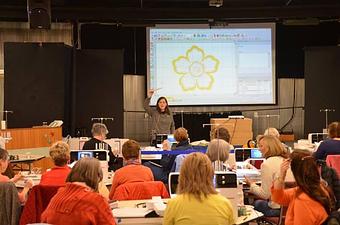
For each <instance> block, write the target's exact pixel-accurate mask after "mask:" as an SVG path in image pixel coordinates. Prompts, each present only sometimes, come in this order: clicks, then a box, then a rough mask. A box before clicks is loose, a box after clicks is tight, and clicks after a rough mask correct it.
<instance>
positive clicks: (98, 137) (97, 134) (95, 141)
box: [83, 123, 123, 171]
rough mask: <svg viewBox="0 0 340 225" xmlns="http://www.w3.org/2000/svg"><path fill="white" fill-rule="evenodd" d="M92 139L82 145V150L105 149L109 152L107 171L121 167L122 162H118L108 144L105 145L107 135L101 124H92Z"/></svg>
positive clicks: (104, 126) (103, 125) (106, 130)
mask: <svg viewBox="0 0 340 225" xmlns="http://www.w3.org/2000/svg"><path fill="white" fill-rule="evenodd" d="M91 132H92V138H91V139H90V140H88V141H87V142H85V143H84V146H83V150H96V149H105V150H107V151H108V152H109V157H110V161H109V170H114V171H115V170H117V169H119V168H120V167H122V166H123V163H122V161H121V162H120V161H119V160H118V157H116V156H115V155H114V154H113V153H112V150H111V147H110V145H109V144H107V143H105V142H104V140H105V139H106V135H107V134H108V133H109V131H108V129H107V127H106V125H105V124H103V123H94V124H93V125H92V129H91Z"/></svg>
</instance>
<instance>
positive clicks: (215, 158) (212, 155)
mask: <svg viewBox="0 0 340 225" xmlns="http://www.w3.org/2000/svg"><path fill="white" fill-rule="evenodd" d="M229 151H230V144H229V143H228V142H226V141H224V140H222V139H213V140H212V141H210V143H209V144H208V148H207V152H206V154H207V156H208V157H209V159H210V161H211V162H212V164H213V167H214V170H215V171H224V170H226V166H225V164H224V163H226V161H227V160H228V159H229ZM230 166H231V167H233V165H230Z"/></svg>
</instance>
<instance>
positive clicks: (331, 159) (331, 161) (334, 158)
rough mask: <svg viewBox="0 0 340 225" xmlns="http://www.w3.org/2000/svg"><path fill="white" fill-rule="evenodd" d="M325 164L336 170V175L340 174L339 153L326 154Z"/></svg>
mask: <svg viewBox="0 0 340 225" xmlns="http://www.w3.org/2000/svg"><path fill="white" fill-rule="evenodd" d="M326 164H327V166H329V167H332V168H333V169H335V170H336V172H337V174H338V176H340V155H328V156H327V158H326Z"/></svg>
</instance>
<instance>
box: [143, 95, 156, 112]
mask: <svg viewBox="0 0 340 225" xmlns="http://www.w3.org/2000/svg"><path fill="white" fill-rule="evenodd" d="M154 93H155V91H154V90H153V89H150V90H148V97H147V98H146V99H145V100H144V109H145V111H146V113H147V114H149V116H152V114H153V112H154V110H153V109H152V108H151V107H150V100H151V97H152V95H153V94H154Z"/></svg>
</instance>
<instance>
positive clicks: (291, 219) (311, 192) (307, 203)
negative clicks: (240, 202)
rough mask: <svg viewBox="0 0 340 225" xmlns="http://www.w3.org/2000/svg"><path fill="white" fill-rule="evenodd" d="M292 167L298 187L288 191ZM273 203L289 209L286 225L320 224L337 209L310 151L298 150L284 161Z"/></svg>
mask: <svg viewBox="0 0 340 225" xmlns="http://www.w3.org/2000/svg"><path fill="white" fill-rule="evenodd" d="M289 167H290V168H291V170H292V172H293V175H294V178H295V181H296V184H297V187H295V188H290V189H284V181H285V177H286V174H287V170H288V168H289ZM271 192H272V199H273V201H275V202H277V203H279V204H281V205H285V206H288V209H287V213H286V218H285V224H286V225H295V224H308V225H320V224H322V223H323V222H324V221H325V220H326V219H327V217H328V214H329V213H330V212H331V210H332V209H333V206H334V205H333V204H334V202H333V201H332V198H331V197H330V196H331V195H330V193H329V192H328V190H327V187H326V186H325V185H324V184H323V182H321V179H320V174H319V171H318V166H317V164H316V162H315V159H314V158H313V157H312V156H311V154H310V152H309V151H304V150H295V151H293V152H292V154H291V155H290V158H289V159H285V160H283V162H282V164H281V165H280V171H279V173H278V175H277V176H276V179H275V180H274V185H273V187H272V188H271Z"/></svg>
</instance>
